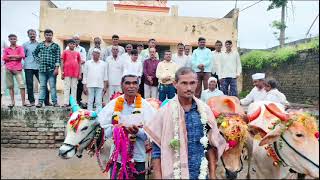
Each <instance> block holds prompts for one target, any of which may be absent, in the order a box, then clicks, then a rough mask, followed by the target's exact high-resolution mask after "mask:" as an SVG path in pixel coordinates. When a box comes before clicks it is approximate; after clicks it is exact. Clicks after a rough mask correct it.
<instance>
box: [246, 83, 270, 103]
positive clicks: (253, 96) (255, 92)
mask: <svg viewBox="0 0 320 180" xmlns="http://www.w3.org/2000/svg"><path fill="white" fill-rule="evenodd" d="M266 95H267V92H266V90H264V89H260V90H259V89H258V88H257V87H254V88H253V89H252V90H251V91H250V93H249V94H248V95H247V96H246V97H245V98H244V99H241V100H240V103H241V105H249V104H250V103H253V102H257V101H263V100H265V98H266Z"/></svg>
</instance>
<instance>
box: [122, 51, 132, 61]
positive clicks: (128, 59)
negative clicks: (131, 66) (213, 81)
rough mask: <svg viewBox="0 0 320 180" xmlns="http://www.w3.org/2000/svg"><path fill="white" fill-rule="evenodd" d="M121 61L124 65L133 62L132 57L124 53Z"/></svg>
mask: <svg viewBox="0 0 320 180" xmlns="http://www.w3.org/2000/svg"><path fill="white" fill-rule="evenodd" d="M120 59H121V61H123V62H124V63H127V62H130V61H131V56H130V55H129V54H128V53H124V54H122V55H121V56H120Z"/></svg>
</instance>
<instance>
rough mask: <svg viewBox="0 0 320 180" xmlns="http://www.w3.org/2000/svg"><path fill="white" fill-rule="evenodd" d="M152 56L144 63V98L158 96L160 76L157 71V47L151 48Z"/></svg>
mask: <svg viewBox="0 0 320 180" xmlns="http://www.w3.org/2000/svg"><path fill="white" fill-rule="evenodd" d="M149 54H150V58H149V59H146V60H145V61H144V63H143V75H144V98H157V97H158V78H157V77H156V71H157V67H158V63H159V60H158V59H157V58H156V49H155V48H150V49H149Z"/></svg>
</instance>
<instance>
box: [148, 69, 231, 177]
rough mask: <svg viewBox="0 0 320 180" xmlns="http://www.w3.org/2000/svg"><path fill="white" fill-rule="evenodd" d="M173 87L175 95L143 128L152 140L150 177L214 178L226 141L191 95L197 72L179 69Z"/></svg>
mask: <svg viewBox="0 0 320 180" xmlns="http://www.w3.org/2000/svg"><path fill="white" fill-rule="evenodd" d="M174 86H175V88H176V89H177V95H176V96H175V97H174V98H173V99H171V100H170V101H169V102H168V103H167V104H166V105H164V106H163V107H162V108H161V109H160V110H159V112H158V113H157V114H156V115H155V116H154V118H153V120H152V122H151V121H149V122H147V123H146V124H145V125H144V127H143V128H144V130H145V132H146V133H147V134H148V136H149V137H150V139H151V140H152V141H153V146H152V148H153V152H152V166H153V172H154V178H155V179H172V178H174V179H205V178H210V179H214V178H216V175H215V169H216V163H217V160H218V159H219V158H220V156H221V155H222V153H223V152H224V150H225V148H226V142H225V140H224V138H223V137H222V136H221V135H220V133H219V130H218V128H217V124H216V122H215V118H214V116H213V113H212V112H211V110H210V108H209V106H207V105H206V104H205V103H204V102H202V101H201V100H199V99H197V98H196V97H195V96H194V94H195V90H196V87H197V74H196V73H195V72H194V71H193V70H192V69H191V68H189V67H182V68H180V69H179V70H178V71H177V72H176V74H175V82H174Z"/></svg>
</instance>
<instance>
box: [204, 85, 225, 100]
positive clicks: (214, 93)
mask: <svg viewBox="0 0 320 180" xmlns="http://www.w3.org/2000/svg"><path fill="white" fill-rule="evenodd" d="M223 95H224V94H223V92H222V91H220V90H219V89H217V88H216V89H215V90H214V91H210V89H206V90H204V91H202V93H201V100H202V101H203V102H205V103H207V102H208V100H209V99H210V98H211V97H214V96H223Z"/></svg>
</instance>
